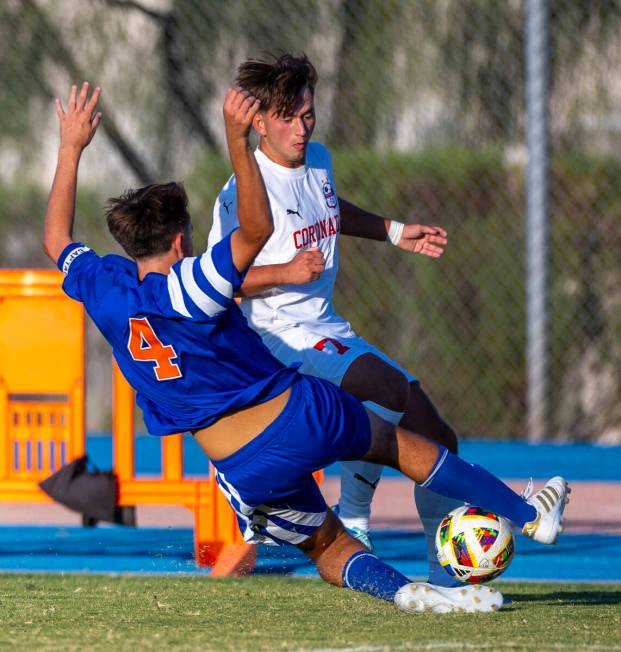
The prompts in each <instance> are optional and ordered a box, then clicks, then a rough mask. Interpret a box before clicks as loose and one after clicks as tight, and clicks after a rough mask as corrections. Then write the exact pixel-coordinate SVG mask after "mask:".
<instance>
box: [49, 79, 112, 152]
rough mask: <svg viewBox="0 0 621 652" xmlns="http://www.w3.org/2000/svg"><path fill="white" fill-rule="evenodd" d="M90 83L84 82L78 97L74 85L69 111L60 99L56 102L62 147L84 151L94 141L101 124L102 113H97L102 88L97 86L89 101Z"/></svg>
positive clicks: (70, 95)
mask: <svg viewBox="0 0 621 652" xmlns="http://www.w3.org/2000/svg"><path fill="white" fill-rule="evenodd" d="M88 89H89V83H88V82H84V83H83V84H82V88H81V89H80V94H79V95H78V87H77V86H76V85H75V84H74V85H73V86H72V87H71V90H70V92H69V101H68V102H67V111H66V112H65V110H64V109H63V105H62V103H61V101H60V100H59V99H56V100H54V106H55V107H56V114H57V115H58V123H59V126H60V147H61V149H65V148H70V149H76V150H78V151H80V152H81V151H82V150H83V149H84V148H85V147H86V146H87V145H88V144H89V143H90V142H91V140H92V139H93V136H94V135H95V132H96V131H97V127H98V126H99V123H100V122H101V115H102V114H101V113H96V112H95V109H96V108H97V102H98V100H99V96H100V95H101V88H100V87H99V86H97V87H96V88H95V90H94V91H93V94H92V95H91V97H90V99H88Z"/></svg>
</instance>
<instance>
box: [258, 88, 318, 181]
mask: <svg viewBox="0 0 621 652" xmlns="http://www.w3.org/2000/svg"><path fill="white" fill-rule="evenodd" d="M314 128H315V102H314V98H313V92H312V91H311V89H310V88H309V87H308V86H305V87H304V89H303V90H302V91H301V92H300V94H299V95H298V98H297V100H296V102H295V104H294V105H293V111H292V112H291V114H289V115H276V114H275V113H274V112H271V111H261V112H260V115H259V117H258V119H256V120H255V129H256V130H257V131H258V132H259V135H260V136H261V144H260V148H261V151H262V152H263V153H264V154H265V155H266V156H268V157H269V158H271V159H272V161H274V162H275V163H278V164H279V165H283V166H284V167H289V168H297V167H300V166H301V165H304V162H305V161H306V147H307V145H308V141H309V140H310V137H311V135H312V133H313V129H314Z"/></svg>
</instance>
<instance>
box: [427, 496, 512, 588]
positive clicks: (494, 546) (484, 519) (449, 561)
mask: <svg viewBox="0 0 621 652" xmlns="http://www.w3.org/2000/svg"><path fill="white" fill-rule="evenodd" d="M436 551H437V553H438V561H439V562H440V564H441V566H442V567H443V568H444V570H445V571H446V572H447V573H448V574H449V575H451V576H452V577H455V578H457V579H458V580H460V581H461V582H467V583H469V584H480V583H482V582H489V581H490V580H493V579H494V578H495V577H498V576H499V575H500V574H501V573H502V572H504V571H505V570H507V568H508V567H509V564H510V563H511V561H512V560H513V554H514V552H515V538H514V536H513V532H512V531H511V524H510V523H509V521H508V520H507V519H506V518H504V517H503V516H499V515H498V514H494V513H493V512H490V511H488V510H486V509H483V508H481V507H473V506H471V505H462V506H461V507H458V508H457V509H454V510H453V511H452V512H450V513H449V514H447V515H446V516H445V517H444V518H443V519H442V522H441V523H440V526H439V527H438V531H437V532H436Z"/></svg>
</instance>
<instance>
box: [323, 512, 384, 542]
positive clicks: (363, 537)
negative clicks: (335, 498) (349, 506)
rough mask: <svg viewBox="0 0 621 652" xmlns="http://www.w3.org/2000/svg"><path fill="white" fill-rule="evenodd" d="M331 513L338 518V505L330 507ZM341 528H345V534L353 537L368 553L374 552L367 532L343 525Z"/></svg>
mask: <svg viewBox="0 0 621 652" xmlns="http://www.w3.org/2000/svg"><path fill="white" fill-rule="evenodd" d="M332 511H333V512H334V513H335V514H336V515H337V516H338V517H339V518H340V516H339V506H338V505H334V506H333V507H332ZM343 527H344V528H345V530H346V532H347V534H349V535H351V536H352V537H354V539H356V541H360V543H361V544H362V545H363V546H364V547H365V548H367V549H368V550H369V551H370V552H375V546H374V545H373V542H372V541H371V534H370V532H369V530H363V529H362V528H359V527H347V526H346V525H345V524H344V523H343Z"/></svg>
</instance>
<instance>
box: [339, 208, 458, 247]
mask: <svg viewBox="0 0 621 652" xmlns="http://www.w3.org/2000/svg"><path fill="white" fill-rule="evenodd" d="M339 207H340V211H341V233H343V234H344V235H353V236H356V237H358V238H368V239H370V240H386V239H389V240H390V241H391V242H392V243H393V244H394V245H395V246H397V247H399V249H404V250H405V251H410V252H412V253H415V254H422V255H423V256H430V257H431V258H438V257H440V256H441V255H442V254H443V253H444V246H445V245H446V244H447V242H448V240H447V235H448V234H447V233H446V231H445V230H444V229H443V228H441V227H439V226H427V225H425V224H403V223H401V222H394V221H393V220H390V219H388V218H385V217H380V216H379V215H375V214H374V213H369V212H368V211H365V210H363V209H362V208H358V206H355V205H354V204H352V203H350V202H348V201H347V200H345V199H343V198H342V197H339Z"/></svg>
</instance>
